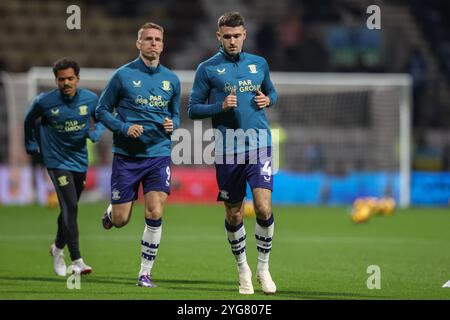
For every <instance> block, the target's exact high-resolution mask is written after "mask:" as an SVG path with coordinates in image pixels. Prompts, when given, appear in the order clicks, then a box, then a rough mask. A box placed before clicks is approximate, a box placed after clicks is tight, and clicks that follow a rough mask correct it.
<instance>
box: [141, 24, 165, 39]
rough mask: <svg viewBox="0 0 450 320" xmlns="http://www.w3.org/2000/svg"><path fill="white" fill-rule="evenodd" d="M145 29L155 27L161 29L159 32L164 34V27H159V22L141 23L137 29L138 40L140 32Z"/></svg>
mask: <svg viewBox="0 0 450 320" xmlns="http://www.w3.org/2000/svg"><path fill="white" fill-rule="evenodd" d="M145 29H156V30H159V31H161V33H162V34H163V35H164V28H163V27H161V26H160V25H159V24H156V23H153V22H146V23H144V24H143V25H142V27H141V28H140V29H139V31H138V40H139V39H140V38H141V35H142V32H143V31H144V30H145Z"/></svg>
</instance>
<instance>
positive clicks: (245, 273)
mask: <svg viewBox="0 0 450 320" xmlns="http://www.w3.org/2000/svg"><path fill="white" fill-rule="evenodd" d="M238 271H239V293H240V294H253V293H255V291H254V290H253V283H252V270H250V267H249V266H248V265H245V266H243V267H241V268H239V267H238Z"/></svg>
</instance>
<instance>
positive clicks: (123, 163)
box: [111, 154, 170, 204]
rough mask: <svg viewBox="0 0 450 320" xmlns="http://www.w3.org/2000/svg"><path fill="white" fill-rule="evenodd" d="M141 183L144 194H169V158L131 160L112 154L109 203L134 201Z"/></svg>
mask: <svg viewBox="0 0 450 320" xmlns="http://www.w3.org/2000/svg"><path fill="white" fill-rule="evenodd" d="M141 182H142V186H143V190H144V194H146V193H147V192H149V191H164V192H166V193H167V194H170V156H167V157H154V158H133V157H127V156H123V155H120V154H114V158H113V164H112V173H111V203H112V204H115V203H125V202H130V201H134V200H136V199H137V198H138V191H139V184H140V183H141Z"/></svg>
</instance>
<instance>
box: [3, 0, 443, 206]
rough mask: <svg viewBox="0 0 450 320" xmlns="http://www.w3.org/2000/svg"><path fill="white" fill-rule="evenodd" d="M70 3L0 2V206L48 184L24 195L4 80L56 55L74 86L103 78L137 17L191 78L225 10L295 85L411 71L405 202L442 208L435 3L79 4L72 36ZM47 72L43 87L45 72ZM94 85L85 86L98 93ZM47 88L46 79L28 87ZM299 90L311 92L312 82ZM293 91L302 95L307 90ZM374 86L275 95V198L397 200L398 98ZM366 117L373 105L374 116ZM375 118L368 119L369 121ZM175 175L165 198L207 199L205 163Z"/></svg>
mask: <svg viewBox="0 0 450 320" xmlns="http://www.w3.org/2000/svg"><path fill="white" fill-rule="evenodd" d="M70 4H71V3H70V1H48V2H41V1H29V0H19V1H2V3H1V5H0V12H1V14H2V17H3V18H2V20H1V22H0V28H1V33H0V48H1V49H0V50H1V51H0V69H1V70H2V71H4V73H3V76H2V78H1V79H2V80H3V81H2V82H1V84H0V122H1V123H2V125H1V126H0V141H1V143H0V163H1V168H0V181H1V185H2V186H3V187H2V189H1V190H2V191H1V192H0V195H1V196H0V202H2V203H11V204H13V203H29V202H32V201H34V199H38V201H39V202H40V203H44V202H45V201H46V192H45V190H46V189H47V188H48V187H47V186H46V184H45V173H43V174H41V173H40V171H39V169H38V170H37V172H38V173H37V178H35V180H36V185H37V186H38V190H39V191H38V192H37V194H38V195H36V192H34V190H33V189H32V188H31V187H32V185H33V173H32V172H28V169H26V167H25V168H24V167H23V166H27V164H28V163H29V161H30V159H29V157H28V156H26V155H25V154H24V151H23V148H22V146H21V145H20V144H21V142H22V141H23V138H22V136H23V133H22V131H23V130H22V128H21V126H22V123H21V119H22V118H23V113H24V112H25V110H26V107H27V106H28V104H29V103H30V100H31V99H32V96H30V95H29V94H28V95H26V94H25V92H24V91H28V90H27V89H25V88H26V87H25V86H22V87H20V84H19V85H16V86H14V85H13V89H11V88H9V87H10V86H9V85H8V82H7V81H6V80H7V79H8V77H9V78H11V77H16V78H15V79H17V78H18V77H19V78H20V76H21V75H22V76H23V79H25V80H23V81H25V82H26V81H27V80H26V78H25V77H26V73H27V72H28V73H29V72H30V70H32V68H33V67H37V66H41V67H48V66H51V64H52V62H53V61H54V60H56V59H57V58H59V57H62V56H71V57H73V58H75V59H76V60H77V61H79V63H80V65H81V67H82V73H81V79H82V82H81V84H80V85H81V86H83V84H85V83H83V71H84V74H86V72H87V71H86V70H87V68H106V69H110V70H111V71H112V70H113V69H114V68H117V67H118V66H120V65H122V64H124V63H126V62H127V61H130V60H132V59H133V58H134V57H136V55H137V51H136V49H135V46H134V42H135V38H136V30H137V28H138V26H140V25H141V24H142V23H143V22H145V21H147V20H153V21H157V22H160V23H161V24H162V25H164V26H165V28H166V34H165V52H164V54H163V56H162V63H163V64H165V65H166V66H168V67H170V68H172V69H174V70H195V68H196V66H197V64H198V63H199V61H202V59H203V58H205V57H208V56H210V55H211V54H212V53H213V52H215V50H216V49H217V42H216V40H215V38H214V34H213V30H214V28H215V22H216V18H217V16H218V15H220V13H221V12H223V11H225V10H227V9H228V8H233V9H235V10H239V11H240V12H242V13H243V15H244V16H245V17H246V20H247V28H248V34H249V36H248V39H247V41H246V44H245V50H248V51H249V52H255V53H258V54H261V55H263V56H264V57H266V58H267V60H268V62H269V64H270V67H271V71H272V72H274V73H276V72H288V73H291V75H293V76H291V78H293V79H295V77H296V76H297V75H299V76H303V77H304V78H306V79H307V78H308V77H309V75H310V74H309V72H314V73H316V74H319V75H324V77H326V74H327V73H328V74H330V73H338V75H339V73H341V74H342V73H347V74H350V75H355V74H356V75H357V74H364V75H366V76H368V77H369V82H370V77H371V75H374V74H375V73H376V74H378V75H380V74H381V75H383V74H393V73H405V74H410V75H411V81H412V87H411V91H412V94H411V101H412V103H411V105H410V108H411V110H412V112H411V118H412V127H411V131H410V141H409V142H410V149H411V158H410V170H411V177H410V184H409V185H410V188H411V189H410V198H411V202H412V203H413V204H416V205H440V206H442V205H447V204H448V198H449V193H450V191H449V190H450V178H449V175H448V171H449V170H450V134H449V131H448V130H449V122H450V99H449V92H450V91H449V90H448V89H449V79H450V77H449V73H450V62H449V61H450V59H449V55H450V51H449V48H450V42H449V38H448V35H447V34H446V30H448V29H447V24H446V22H445V18H444V17H445V13H446V12H448V4H447V3H446V2H445V1H432V2H425V1H421V0H415V1H399V0H397V1H382V2H377V1H358V0H353V1H351V0H350V1H347V0H342V1H341V0H336V1H320V2H316V1H292V0H282V1H276V2H270V1H247V2H244V1H237V0H236V1H232V0H228V1H223V2H220V3H219V2H216V1H201V0H192V1H177V0H170V1H138V0H134V1H112V2H111V1H94V2H92V1H79V2H78V3H77V5H78V6H79V7H80V9H81V30H68V29H67V27H66V20H67V19H68V17H69V15H70V14H67V13H66V8H67V7H68V6H69V5H70ZM370 4H378V5H379V6H380V8H381V30H369V29H368V28H367V26H366V21H367V19H368V17H369V14H368V13H366V10H367V7H368V6H369V5H370ZM5 72H7V73H6V74H5ZM93 72H94V73H95V69H93ZM293 72H300V73H293ZM48 77H49V79H51V77H52V76H51V74H49V75H48ZM350 77H351V76H350ZM356 77H357V76H356ZM356 79H357V81H358V78H356ZM105 80H106V79H103V81H98V82H97V83H96V86H94V87H91V89H93V90H95V91H97V92H99V93H100V92H101V89H102V88H103V86H104V81H105ZM318 81H319V82H320V78H319V80H318ZM19 83H20V81H19ZM275 85H277V83H275ZM279 86H280V87H281V85H279ZM316 87H318V86H316ZM334 87H338V86H334ZM8 88H9V89H8ZM51 88H53V84H52V82H50V83H47V84H43V85H38V86H37V87H36V88H35V90H36V93H37V92H40V91H43V90H48V89H51ZM306 88H311V91H313V89H314V88H315V87H314V86H313V85H310V86H309V87H308V86H306ZM8 90H10V91H11V90H15V94H16V95H15V96H14V95H12V96H13V97H15V98H14V99H15V100H16V101H15V104H14V107H12V108H8V103H9V104H10V106H11V105H12V102H11V100H12V99H11V98H9V100H8V97H9V96H8V93H9V92H10V91H8ZM189 90H190V87H189V85H185V86H184V88H183V92H184V94H183V103H182V107H181V123H182V126H183V127H185V128H188V129H189V130H192V128H193V122H192V121H191V120H189V119H188V117H187V114H186V108H187V97H188V93H189ZM294 90H296V91H297V92H301V91H302V90H305V86H304V87H303V88H302V86H301V85H300V86H297V87H295V89H294ZM306 90H309V89H306ZM352 90H353V91H352ZM376 91H377V87H374V88H364V89H361V90H359V91H354V89H352V88H347V89H346V88H344V89H340V90H339V91H336V92H335V93H327V92H326V93H321V92H318V93H314V92H307V93H304V94H300V93H299V94H298V95H295V94H294V95H292V94H291V95H286V94H284V91H281V95H280V96H281V97H280V102H279V104H278V106H277V108H274V109H273V111H272V110H271V111H270V112H269V118H270V120H271V122H272V125H273V127H274V128H277V129H279V130H280V135H281V140H280V141H281V144H280V169H281V172H280V174H279V176H278V177H277V179H275V183H276V190H278V191H279V192H275V194H274V201H275V203H290V204H348V203H351V202H352V201H353V200H355V199H356V198H357V197H362V196H376V197H383V196H388V197H394V198H395V199H396V200H397V201H398V200H399V181H398V171H399V164H398V161H399V160H398V158H397V157H398V155H397V153H396V151H395V148H396V145H394V144H395V143H398V142H396V139H397V138H398V132H397V131H396V130H398V126H399V121H398V114H396V113H395V112H394V113H392V114H388V113H389V112H393V111H392V110H395V109H397V108H398V104H397V105H396V102H397V101H396V100H395V98H392V100H387V101H386V102H385V103H384V105H379V104H380V103H379V104H378V105H377V104H375V103H374V102H373V100H374V98H373V96H375V95H376ZM383 94H385V93H383ZM389 94H392V93H389ZM394 95H395V93H394ZM17 101H20V102H19V103H18V102H17ZM381 104H382V103H381ZM302 107H303V108H302ZM383 107H384V109H383ZM11 110H12V112H11ZM370 110H379V111H378V112H379V113H380V114H381V115H378V116H377V114H376V113H374V111H370ZM8 113H9V114H8ZM383 115H384V118H381V122H378V123H376V120H374V118H376V117H379V118H380V117H382V116H383ZM13 118H14V119H13ZM8 124H9V125H8ZM383 125H384V126H383ZM370 126H372V127H374V128H378V129H376V130H378V131H380V132H383V131H384V132H385V134H384V136H382V137H380V138H379V139H378V140H380V141H378V140H377V141H375V140H374V139H372V140H371V139H370V136H371V135H372V132H376V131H369V130H367V132H366V135H364V134H363V133H361V130H360V131H358V129H361V128H364V127H370ZM208 127H209V121H205V122H204V123H203V129H204V130H205V129H207V128H208ZM302 129H303V130H302ZM355 129H356V131H355ZM314 130H315V131H314ZM352 130H353V131H352ZM389 130H390V131H389ZM317 131H319V132H317ZM339 132H341V134H339ZM313 133H314V134H313ZM358 136H359V137H360V139H357V137H358ZM332 138H334V140H333V139H332ZM389 140H392V141H389ZM381 144H383V145H382V146H381ZM110 145H111V135H108V134H106V135H105V136H104V138H103V139H102V141H101V142H100V143H99V144H98V145H95V146H91V149H92V152H91V161H90V163H91V170H90V172H89V181H88V188H87V191H88V192H86V193H85V199H86V200H89V199H90V200H101V199H103V198H105V197H107V196H108V184H107V181H108V175H109V170H110V169H109V164H110V161H111V153H110ZM12 164H13V165H12ZM17 168H19V169H17ZM193 168H195V169H193ZM178 169H179V170H180V171H179V172H176V173H178V174H174V175H173V178H174V186H173V188H174V197H172V199H171V200H172V201H175V202H177V201H181V202H183V201H193V202H204V201H208V202H213V201H214V198H215V196H214V194H215V191H216V189H215V186H214V177H213V171H211V170H209V169H211V167H207V166H184V167H182V168H175V170H178ZM193 170H196V171H193ZM50 188H51V187H50ZM89 191H95V192H89ZM424 195H426V196H424Z"/></svg>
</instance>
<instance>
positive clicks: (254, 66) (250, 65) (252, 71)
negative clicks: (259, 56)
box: [248, 64, 258, 73]
mask: <svg viewBox="0 0 450 320" xmlns="http://www.w3.org/2000/svg"><path fill="white" fill-rule="evenodd" d="M248 69H249V70H250V73H258V71H257V70H256V64H249V65H248Z"/></svg>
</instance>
